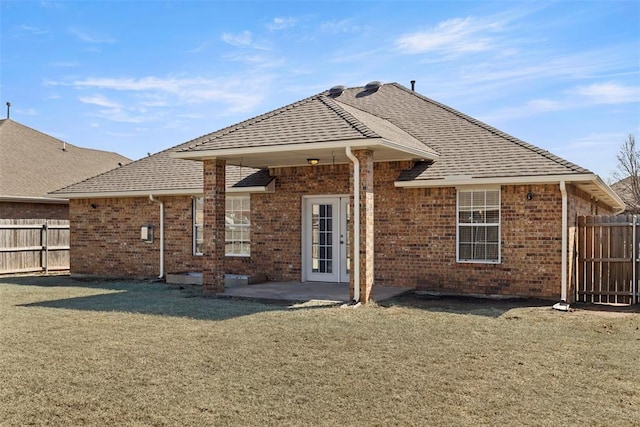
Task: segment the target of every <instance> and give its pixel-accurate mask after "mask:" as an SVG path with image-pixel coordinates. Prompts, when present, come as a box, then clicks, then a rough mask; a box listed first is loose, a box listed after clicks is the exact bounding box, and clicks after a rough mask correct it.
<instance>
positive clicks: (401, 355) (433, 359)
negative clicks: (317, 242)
mask: <svg viewBox="0 0 640 427" xmlns="http://www.w3.org/2000/svg"><path fill="white" fill-rule="evenodd" d="M196 292H197V291H193V290H190V289H183V290H180V289H178V288H176V287H170V286H167V285H164V284H144V283H121V282H113V283H109V282H107V283H97V282H96V283H90V282H74V281H72V280H70V279H69V278H66V277H57V278H5V279H1V280H0V378H1V381H0V425H9V426H12V425H47V424H50V425H80V424H88V425H109V424H112V425H116V424H117V425H380V426H382V425H385V426H386V425H430V426H437V425H463V426H464V425H473V426H481V425H501V424H502V425H554V426H555V425H617V426H622V425H634V424H636V425H637V424H638V423H640V386H639V385H638V384H640V314H638V313H637V312H636V313H611V312H605V313H602V312H591V311H586V310H577V311H574V312H570V313H562V312H556V311H552V310H550V309H549V308H548V307H536V306H518V305H517V304H513V303H505V302H502V303H499V302H481V303H477V302H469V301H454V300H439V301H416V300H411V299H406V298H405V299H401V300H397V301H396V302H395V303H394V304H392V305H391V306H388V307H382V306H374V305H372V306H368V307H364V308H359V309H357V310H353V309H341V308H337V307H312V308H289V307H286V306H282V305H275V304H261V303H258V302H250V301H238V300H222V299H205V298H201V297H199V296H197V293H196Z"/></svg>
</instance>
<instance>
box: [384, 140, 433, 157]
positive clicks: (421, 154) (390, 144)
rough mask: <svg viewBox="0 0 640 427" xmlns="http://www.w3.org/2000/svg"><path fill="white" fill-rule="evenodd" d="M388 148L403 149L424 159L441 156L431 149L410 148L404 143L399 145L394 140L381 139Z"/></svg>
mask: <svg viewBox="0 0 640 427" xmlns="http://www.w3.org/2000/svg"><path fill="white" fill-rule="evenodd" d="M380 145H383V146H385V147H387V148H391V149H394V150H397V151H402V152H404V153H407V154H412V155H414V156H416V158H418V159H422V160H427V159H429V160H436V159H437V158H439V157H440V156H439V155H438V154H436V153H433V152H430V151H424V150H420V149H418V148H410V147H405V146H403V145H399V144H396V143H395V142H393V141H389V140H388V139H383V140H382V141H381V144H380Z"/></svg>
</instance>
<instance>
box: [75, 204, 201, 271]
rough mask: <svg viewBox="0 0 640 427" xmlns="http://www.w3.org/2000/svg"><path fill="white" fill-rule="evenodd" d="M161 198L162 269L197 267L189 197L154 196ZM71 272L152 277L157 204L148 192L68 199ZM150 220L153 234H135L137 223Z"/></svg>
mask: <svg viewBox="0 0 640 427" xmlns="http://www.w3.org/2000/svg"><path fill="white" fill-rule="evenodd" d="M157 199H158V200H161V201H163V202H164V218H165V230H164V236H165V272H169V273H180V272H188V271H202V257H201V256H195V255H193V231H192V209H191V197H189V196H181V197H157ZM70 219H71V221H70V224H71V225H70V226H71V273H72V274H86V275H95V276H114V277H138V278H152V277H157V276H158V274H159V272H160V208H159V205H158V204H157V203H153V202H151V201H150V200H149V198H148V197H147V198H142V197H140V198H105V199H81V200H71V201H70ZM143 225H153V226H154V230H153V233H154V239H153V242H152V243H147V242H145V241H142V240H141V239H140V227H142V226H143Z"/></svg>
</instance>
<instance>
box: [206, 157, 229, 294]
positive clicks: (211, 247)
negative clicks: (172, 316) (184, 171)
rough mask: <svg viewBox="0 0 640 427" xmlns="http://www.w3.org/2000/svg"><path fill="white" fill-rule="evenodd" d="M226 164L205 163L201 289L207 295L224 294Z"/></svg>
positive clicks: (219, 162) (221, 162)
mask: <svg viewBox="0 0 640 427" xmlns="http://www.w3.org/2000/svg"><path fill="white" fill-rule="evenodd" d="M226 164H227V162H226V161H225V160H215V159H214V160H205V161H204V163H203V183H204V224H203V237H204V242H203V252H204V255H203V256H204V259H203V261H204V262H203V267H204V271H203V274H202V289H203V292H204V294H205V295H213V294H216V293H219V292H223V291H224V247H225V243H224V238H225V236H224V235H225V230H224V223H225V220H224V213H225V168H226Z"/></svg>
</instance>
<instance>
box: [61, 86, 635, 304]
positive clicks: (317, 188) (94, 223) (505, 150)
mask: <svg viewBox="0 0 640 427" xmlns="http://www.w3.org/2000/svg"><path fill="white" fill-rule="evenodd" d="M54 195H56V196H58V197H65V198H69V199H70V212H71V247H72V249H71V271H72V273H73V274H85V275H118V276H127V277H132V276H133V277H150V276H152V275H154V274H156V273H157V274H158V275H159V276H163V275H164V274H165V272H183V271H201V272H203V285H204V286H203V289H204V292H205V293H206V294H209V293H216V292H219V291H221V290H222V289H223V287H224V274H225V273H227V274H247V275H252V274H263V275H265V276H266V277H267V278H268V279H269V280H277V281H293V282H300V281H303V282H304V281H318V282H344V283H345V286H347V284H348V286H349V287H350V292H351V296H352V298H353V299H354V300H357V301H368V300H369V299H370V298H372V297H375V285H385V286H403V287H415V288H417V289H424V290H430V291H436V292H443V293H458V294H483V295H494V294H495V295H512V296H514V295H518V296H531V297H540V298H549V299H562V300H567V301H571V300H572V299H573V298H572V295H573V291H572V286H573V284H572V280H571V278H572V276H573V274H572V272H573V263H572V259H573V252H572V248H573V238H574V232H575V222H576V217H577V215H583V214H595V213H611V212H616V211H618V210H620V209H621V208H623V203H622V201H621V200H620V199H619V197H618V196H617V195H616V194H615V193H614V192H613V191H612V190H611V189H610V188H609V187H608V186H607V185H606V184H605V183H604V182H603V181H602V180H601V179H600V178H599V177H598V176H596V175H594V174H593V173H592V172H590V171H588V170H586V169H584V168H582V167H580V166H577V165H575V164H572V163H570V162H568V161H566V160H563V159H561V158H558V157H557V156H555V155H553V154H551V153H549V152H547V151H544V150H542V149H540V148H537V147H535V146H533V145H530V144H528V143H525V142H523V141H521V140H518V139H517V138H514V137H512V136H510V135H507V134H505V133H503V132H501V131H499V130H497V129H495V128H492V127H491V126H488V125H486V124H484V123H482V122H480V121H478V120H476V119H474V118H472V117H469V116H467V115H464V114H462V113H460V112H458V111H456V110H454V109H452V108H450V107H447V106H445V105H442V104H440V103H438V102H435V101H433V100H431V99H429V98H426V97H424V96H422V95H420V94H418V93H416V92H414V91H413V90H409V89H407V88H405V87H403V86H401V85H399V84H396V83H390V84H380V83H379V82H372V83H370V84H368V85H366V86H365V87H358V88H344V87H341V86H336V87H334V88H331V89H330V90H329V91H326V92H323V93H320V94H318V95H315V96H311V97H309V98H306V99H303V100H301V101H299V102H296V103H293V104H290V105H287V106H285V107H282V108H280V109H277V110H274V111H272V112H269V113H266V114H263V115H260V116H258V117H255V118H252V119H249V120H247V121H244V122H242V123H239V124H237V125H234V126H230V127H228V128H225V129H222V130H219V131H217V132H213V133H210V134H208V135H204V136H202V137H199V138H196V139H194V140H192V141H189V142H187V143H184V144H181V145H179V146H176V147H173V148H171V149H169V150H166V151H163V152H161V153H158V154H155V155H152V156H150V157H147V158H144V159H141V160H138V161H136V162H133V163H131V164H129V165H127V166H125V167H122V168H119V169H117V170H115V171H111V172H109V173H106V174H103V175H101V176H98V177H95V178H92V179H90V180H87V181H84V182H81V183H78V184H74V185H72V186H70V187H67V188H64V189H62V190H59V191H57V192H55V193H54ZM149 230H153V233H154V238H148V237H149V233H148V231H149ZM141 237H145V239H144V240H143V239H142V238H141Z"/></svg>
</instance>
